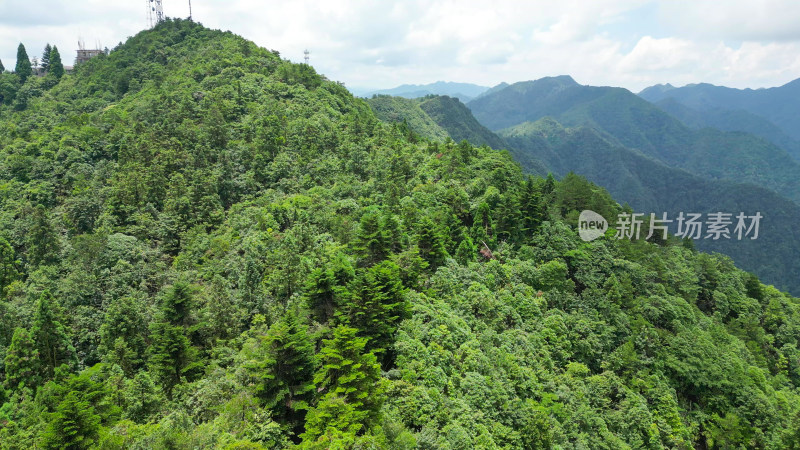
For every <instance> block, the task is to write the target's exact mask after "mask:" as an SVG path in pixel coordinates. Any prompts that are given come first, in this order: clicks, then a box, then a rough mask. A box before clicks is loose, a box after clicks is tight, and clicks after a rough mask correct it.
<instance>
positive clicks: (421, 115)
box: [367, 95, 449, 142]
mask: <svg viewBox="0 0 800 450" xmlns="http://www.w3.org/2000/svg"><path fill="white" fill-rule="evenodd" d="M367 103H369V106H370V108H372V111H373V112H374V113H375V115H376V116H377V117H378V118H379V119H380V120H382V121H383V122H387V123H403V122H405V123H406V124H407V125H408V127H409V128H410V129H411V130H412V131H413V132H414V133H417V134H419V135H420V136H423V137H425V138H427V139H431V140H434V141H439V142H441V141H444V139H445V138H446V137H448V136H449V135H448V133H447V131H445V130H444V129H443V128H442V127H440V126H439V125H438V124H437V123H436V121H434V120H433V119H432V118H431V117H430V116H429V115H428V114H427V113H426V112H425V111H423V110H422V108H420V102H419V101H418V100H415V99H408V98H403V97H392V96H389V95H376V96H374V97H372V98H370V99H368V100H367Z"/></svg>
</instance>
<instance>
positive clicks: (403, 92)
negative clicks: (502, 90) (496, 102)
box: [353, 81, 489, 102]
mask: <svg viewBox="0 0 800 450" xmlns="http://www.w3.org/2000/svg"><path fill="white" fill-rule="evenodd" d="M487 90H489V88H488V87H486V86H479V85H477V84H471V83H454V82H452V81H437V82H435V83H430V84H404V85H402V86H398V87H396V88H392V89H379V90H364V91H361V90H354V92H353V94H355V95H357V96H359V97H367V98H369V97H372V96H373V95H392V96H395V97H403V98H419V97H425V96H428V95H447V96H450V97H455V98H457V99H459V100H461V101H462V102H468V101H470V100H472V99H473V98H476V97H478V96H479V95H481V94H482V93H484V92H486V91H487Z"/></svg>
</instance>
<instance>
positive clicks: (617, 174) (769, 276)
mask: <svg viewBox="0 0 800 450" xmlns="http://www.w3.org/2000/svg"><path fill="white" fill-rule="evenodd" d="M500 134H501V135H502V136H503V137H504V138H505V139H506V141H507V142H508V143H509V144H510V148H512V149H513V150H512V151H511V152H512V154H513V155H514V158H515V159H516V160H518V161H521V162H523V161H525V160H526V159H531V158H533V159H534V160H536V161H541V162H542V163H544V164H545V165H546V166H547V167H548V168H549V169H550V170H551V171H552V172H553V173H554V174H556V175H558V176H564V175H566V174H568V173H570V172H575V173H579V174H581V175H584V176H586V178H588V179H589V180H590V181H592V182H594V183H597V184H598V185H600V186H603V187H605V188H606V189H608V191H609V192H610V193H611V195H612V196H613V197H614V198H615V199H617V200H619V201H625V202H627V203H629V204H630V205H631V206H632V207H633V208H634V209H636V210H637V211H644V212H648V213H649V212H654V213H656V214H657V215H660V214H661V213H662V212H668V213H669V217H671V218H675V217H677V216H678V213H680V212H684V213H689V212H692V213H703V214H707V213H714V212H717V211H723V212H731V213H739V212H746V213H748V214H754V213H755V212H761V214H762V215H764V217H765V219H764V220H763V221H762V223H761V228H760V234H759V237H758V239H757V240H744V241H739V240H736V239H734V240H717V241H714V240H710V239H703V240H700V241H697V242H696V243H695V245H696V246H697V248H699V249H702V250H704V251H708V252H721V253H724V254H726V255H728V256H730V257H732V258H733V260H734V261H736V262H737V264H738V265H739V266H741V267H743V268H745V269H746V270H748V271H751V272H754V273H757V274H758V275H759V276H760V277H761V278H762V279H764V280H769V282H770V283H773V284H775V285H776V286H779V287H780V288H782V289H785V290H789V291H791V292H800V283H798V279H797V276H796V274H797V273H800V263H799V262H798V259H797V257H796V256H797V255H800V241H798V240H797V238H796V236H797V233H796V230H795V224H796V223H800V222H798V221H800V207H798V206H797V205H796V204H794V203H793V202H791V201H789V200H786V199H784V198H782V197H780V196H778V195H777V194H775V193H774V192H771V191H769V190H766V189H763V188H759V187H757V186H753V185H749V184H742V183H735V182H730V181H723V180H707V179H704V178H700V177H698V176H696V175H693V174H691V173H688V172H686V171H684V170H681V169H675V168H671V167H669V166H666V165H665V164H663V163H661V162H659V161H657V160H655V159H653V158H649V157H647V156H645V155H643V154H641V153H639V152H636V151H632V150H630V149H627V148H625V147H621V146H619V145H615V144H613V143H611V142H609V141H608V140H607V139H605V138H604V137H603V136H602V135H600V134H599V133H598V132H597V131H595V130H593V129H591V128H588V127H577V128H568V129H565V128H563V127H562V126H561V125H560V124H558V123H557V122H555V121H554V120H552V119H542V120H540V121H537V122H535V123H531V122H526V123H524V124H521V125H518V126H515V127H511V128H508V129H506V130H502V131H501V132H500ZM522 164H523V167H525V165H524V162H523V163H522ZM675 225H676V224H674V223H673V228H672V230H673V231H676V230H675Z"/></svg>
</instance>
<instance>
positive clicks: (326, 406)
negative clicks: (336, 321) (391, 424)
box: [303, 326, 385, 443]
mask: <svg viewBox="0 0 800 450" xmlns="http://www.w3.org/2000/svg"><path fill="white" fill-rule="evenodd" d="M357 334H358V330H356V329H355V328H351V327H347V326H339V327H337V328H336V329H334V331H333V338H332V339H325V340H323V346H322V349H321V350H320V353H319V354H318V355H317V359H318V360H319V364H320V369H319V370H318V371H317V373H316V375H315V376H314V383H315V384H316V385H317V386H318V390H320V392H322V398H321V399H320V401H319V403H318V404H317V406H316V407H315V408H313V409H312V410H311V411H309V413H308V420H307V421H306V432H305V433H304V434H303V441H304V442H308V443H312V442H315V441H318V440H323V441H326V442H330V441H331V440H340V441H341V440H347V439H352V438H353V437H355V435H356V434H360V433H363V432H364V431H366V430H367V429H369V428H370V427H371V426H372V425H373V424H375V422H376V421H377V419H378V416H379V411H380V408H381V405H382V404H383V401H384V394H385V387H384V383H383V382H382V381H381V377H380V364H378V361H377V357H376V356H375V354H374V353H373V352H369V351H367V349H366V346H367V338H363V337H358V335H357Z"/></svg>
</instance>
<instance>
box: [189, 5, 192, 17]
mask: <svg viewBox="0 0 800 450" xmlns="http://www.w3.org/2000/svg"><path fill="white" fill-rule="evenodd" d="M189 20H190V21H191V20H192V0H189Z"/></svg>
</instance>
